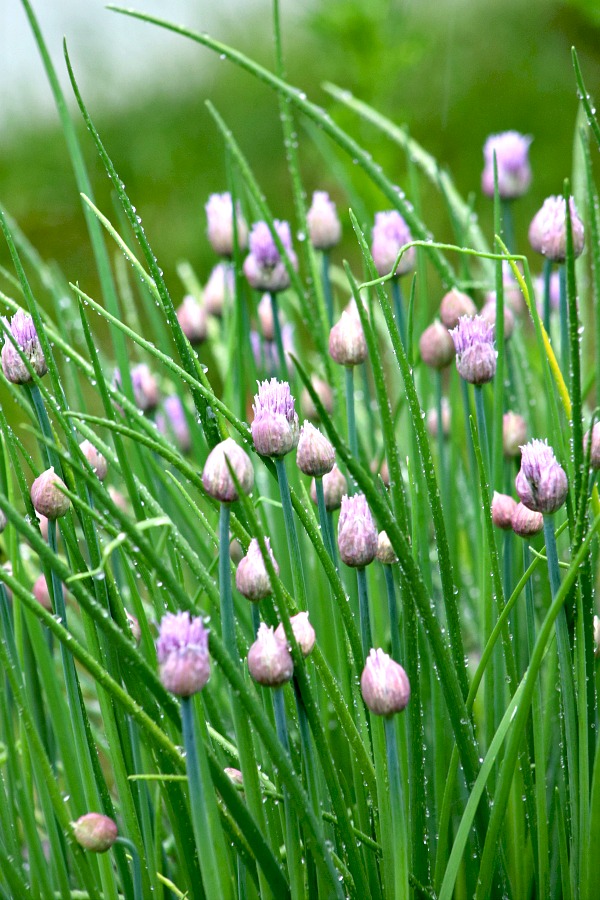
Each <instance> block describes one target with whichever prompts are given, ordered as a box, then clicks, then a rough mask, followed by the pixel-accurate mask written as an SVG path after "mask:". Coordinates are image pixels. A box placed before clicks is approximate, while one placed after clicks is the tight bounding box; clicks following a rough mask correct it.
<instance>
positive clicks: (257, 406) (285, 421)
mask: <svg viewBox="0 0 600 900" xmlns="http://www.w3.org/2000/svg"><path fill="white" fill-rule="evenodd" d="M252 409H253V410H254V421H253V422H252V426H251V429H252V440H253V441H254V447H255V449H256V452H257V453H258V454H260V456H275V457H278V456H285V455H286V453H289V452H290V450H293V449H294V447H296V446H297V444H298V438H299V427H298V416H297V414H296V409H295V406H294V398H293V397H292V395H291V392H290V386H289V384H288V383H287V381H277V379H276V378H272V379H271V381H263V382H262V383H259V385H258V393H257V394H255V396H254V404H253V405H252Z"/></svg>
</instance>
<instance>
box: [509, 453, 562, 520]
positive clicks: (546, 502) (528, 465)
mask: <svg viewBox="0 0 600 900" xmlns="http://www.w3.org/2000/svg"><path fill="white" fill-rule="evenodd" d="M515 486H516V488H517V494H518V495H519V497H520V499H521V502H522V503H523V504H524V505H525V506H527V507H528V509H532V510H534V511H535V512H540V513H543V514H546V515H549V514H551V513H553V512H556V510H557V509H560V507H561V506H562V505H563V503H564V502H565V499H566V496H567V491H568V487H569V485H568V481H567V476H566V474H565V471H564V469H563V468H562V466H561V465H560V464H559V463H558V462H557V460H556V457H555V456H554V451H553V449H552V447H549V446H548V444H547V442H546V441H539V440H533V441H530V442H529V443H528V444H525V445H524V446H523V447H521V469H520V470H519V473H518V475H517V477H516V480H515Z"/></svg>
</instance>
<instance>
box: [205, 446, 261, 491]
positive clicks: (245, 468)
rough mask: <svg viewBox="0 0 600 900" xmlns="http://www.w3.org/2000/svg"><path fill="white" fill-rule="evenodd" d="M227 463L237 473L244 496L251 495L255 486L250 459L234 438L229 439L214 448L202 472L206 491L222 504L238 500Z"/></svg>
mask: <svg viewBox="0 0 600 900" xmlns="http://www.w3.org/2000/svg"><path fill="white" fill-rule="evenodd" d="M227 462H229V465H230V466H231V468H232V469H233V471H234V472H235V474H236V477H237V479H238V481H239V483H240V487H241V489H242V491H243V492H244V494H249V493H250V491H251V490H252V488H253V486H254V469H253V468H252V463H251V462H250V457H249V456H248V454H247V453H246V451H245V450H242V448H241V447H240V446H239V445H238V444H236V442H235V441H234V440H233V438H227V439H226V440H224V441H221V443H220V444H217V445H216V447H213V449H212V450H211V451H210V453H209V454H208V456H207V458H206V462H205V463H204V469H203V470H202V484H203V485H204V490H205V491H206V493H207V494H210V496H211V497H214V498H215V500H218V501H219V502H220V503H233V502H234V500H237V499H238V492H237V488H236V486H235V482H234V480H233V478H232V477H231V472H230V471H229V467H228V465H227Z"/></svg>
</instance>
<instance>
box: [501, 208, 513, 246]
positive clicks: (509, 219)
mask: <svg viewBox="0 0 600 900" xmlns="http://www.w3.org/2000/svg"><path fill="white" fill-rule="evenodd" d="M512 204H513V201H512V200H502V230H503V232H504V243H505V244H506V246H507V247H508V249H509V250H510V252H511V253H514V252H515V229H514V223H513V214H512Z"/></svg>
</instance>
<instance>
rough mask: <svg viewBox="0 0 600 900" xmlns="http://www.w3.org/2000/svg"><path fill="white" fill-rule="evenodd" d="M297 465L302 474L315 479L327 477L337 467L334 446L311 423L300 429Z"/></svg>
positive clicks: (306, 423)
mask: <svg viewBox="0 0 600 900" xmlns="http://www.w3.org/2000/svg"><path fill="white" fill-rule="evenodd" d="M296 463H297V464H298V468H299V469H300V471H301V472H304V474H305V475H313V476H314V477H315V478H319V477H321V476H322V475H327V473H328V472H331V470H332V469H333V467H334V465H335V450H334V449H333V445H332V444H331V443H330V442H329V441H328V440H327V438H326V437H325V436H324V435H322V434H321V432H320V431H319V429H318V428H315V426H314V425H311V424H310V422H305V423H304V424H303V425H302V428H301V429H300V440H299V441H298V450H297V452H296Z"/></svg>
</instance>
